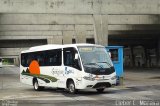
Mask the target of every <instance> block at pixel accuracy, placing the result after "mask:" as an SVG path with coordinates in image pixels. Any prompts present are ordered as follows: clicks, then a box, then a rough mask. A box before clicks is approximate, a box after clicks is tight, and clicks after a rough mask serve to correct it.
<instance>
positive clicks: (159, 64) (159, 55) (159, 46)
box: [157, 37, 160, 67]
mask: <svg viewBox="0 0 160 106" xmlns="http://www.w3.org/2000/svg"><path fill="white" fill-rule="evenodd" d="M157 57H158V67H160V37H159V38H158V56H157Z"/></svg>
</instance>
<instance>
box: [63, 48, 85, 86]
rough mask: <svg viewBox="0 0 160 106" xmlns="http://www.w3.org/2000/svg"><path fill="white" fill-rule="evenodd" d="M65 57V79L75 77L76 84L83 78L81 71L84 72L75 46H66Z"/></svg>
mask: <svg viewBox="0 0 160 106" xmlns="http://www.w3.org/2000/svg"><path fill="white" fill-rule="evenodd" d="M63 59H64V77H65V78H64V79H65V80H67V79H68V78H71V79H73V80H74V83H75V86H76V85H77V80H78V79H80V78H81V73H82V71H81V65H80V61H79V56H78V52H77V50H76V49H75V48H73V47H70V48H64V49H63ZM65 82H66V81H65Z"/></svg>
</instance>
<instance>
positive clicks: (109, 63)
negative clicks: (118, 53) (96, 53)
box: [98, 62, 113, 67]
mask: <svg viewBox="0 0 160 106" xmlns="http://www.w3.org/2000/svg"><path fill="white" fill-rule="evenodd" d="M98 63H106V64H107V65H108V66H109V67H113V66H112V65H111V64H110V63H108V62H98Z"/></svg>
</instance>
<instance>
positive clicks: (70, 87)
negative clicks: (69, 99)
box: [68, 81, 77, 94]
mask: <svg viewBox="0 0 160 106" xmlns="http://www.w3.org/2000/svg"><path fill="white" fill-rule="evenodd" d="M68 91H69V93H71V94H75V93H76V92H77V89H75V84H74V82H73V81H69V83H68Z"/></svg>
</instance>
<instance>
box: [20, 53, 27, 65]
mask: <svg viewBox="0 0 160 106" xmlns="http://www.w3.org/2000/svg"><path fill="white" fill-rule="evenodd" d="M21 65H22V66H24V67H27V53H23V54H21Z"/></svg>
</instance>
